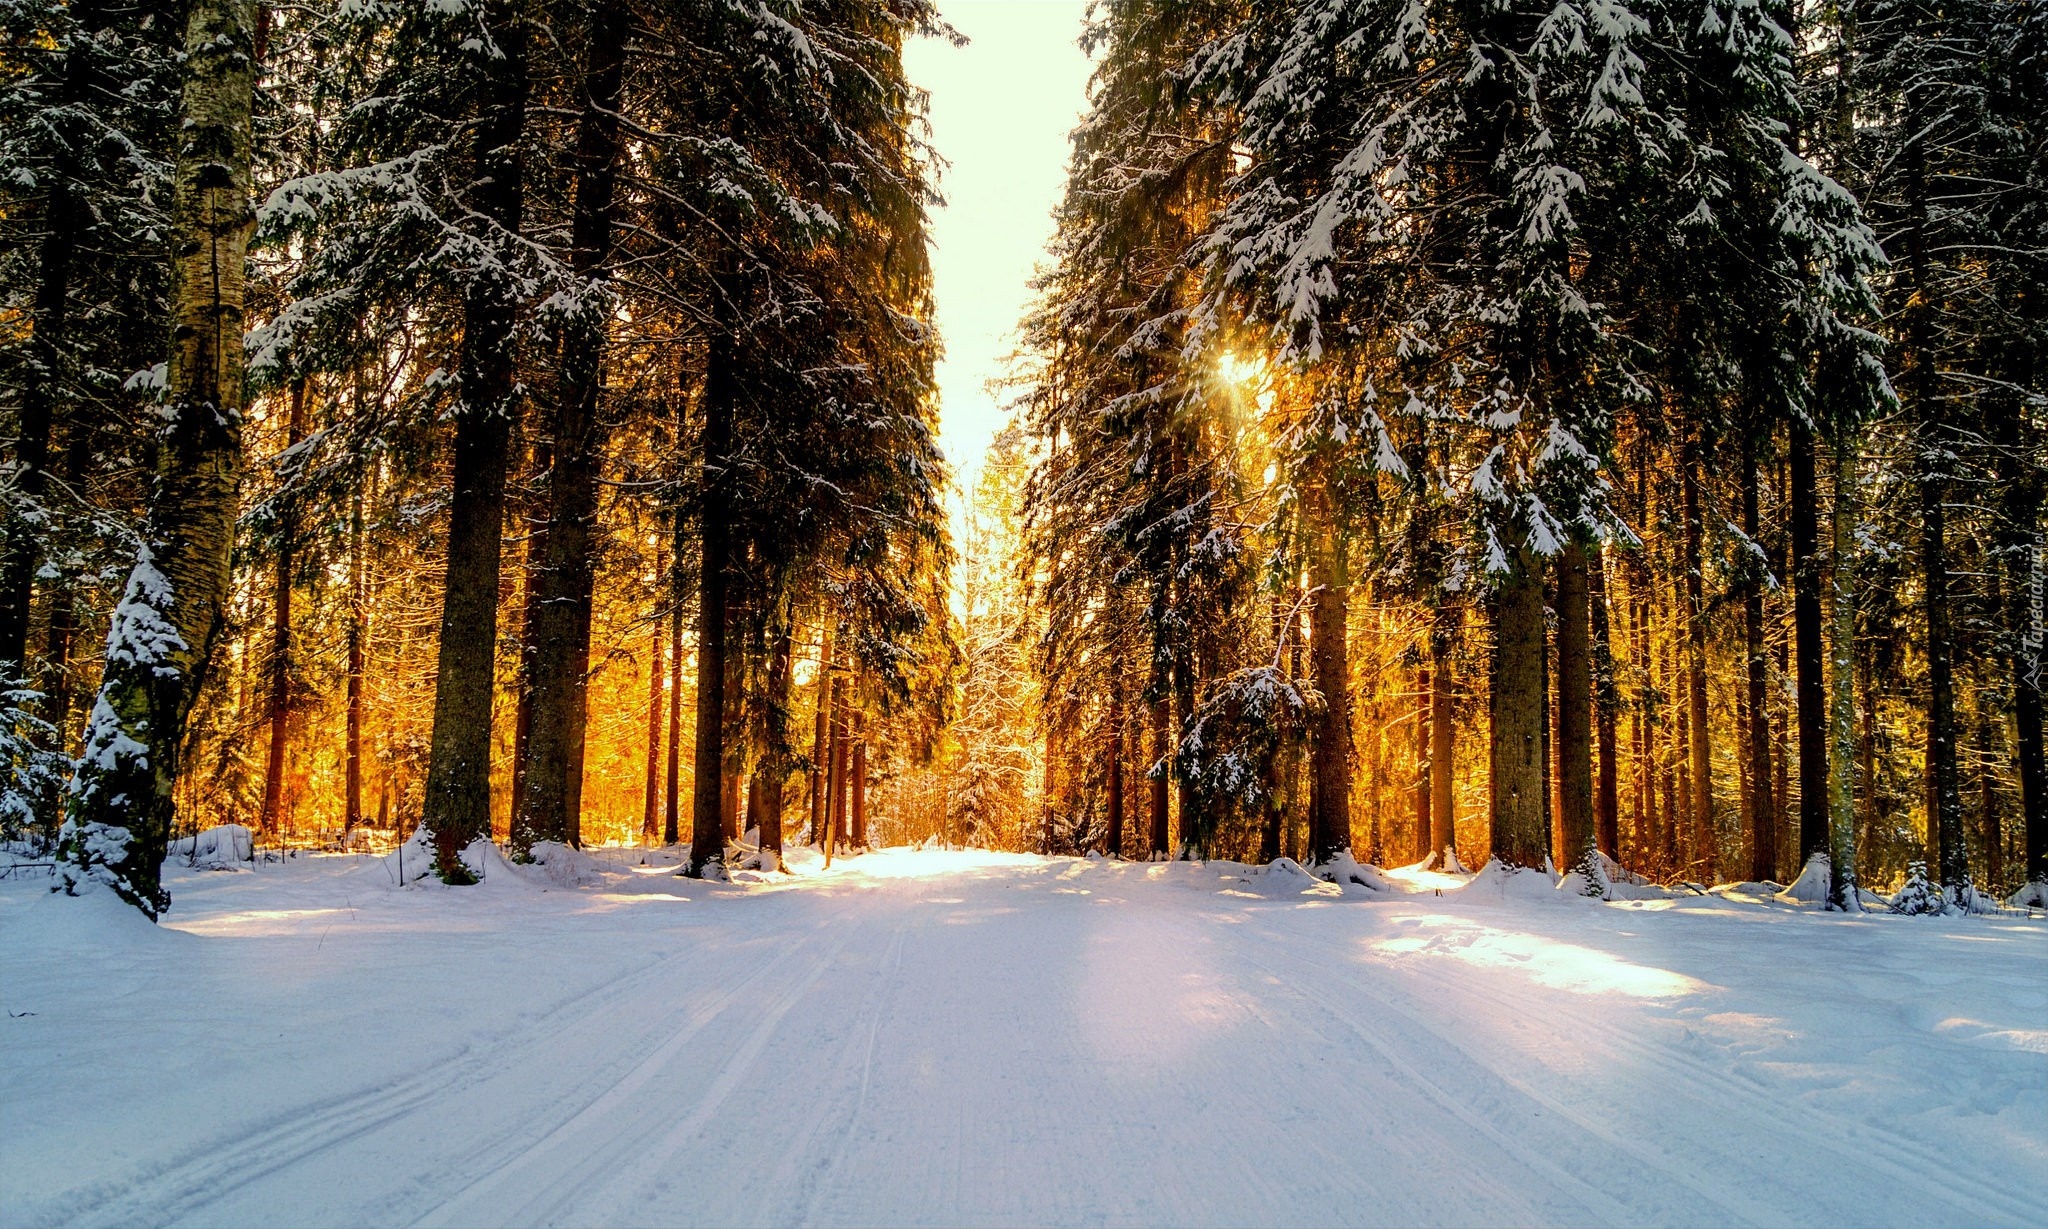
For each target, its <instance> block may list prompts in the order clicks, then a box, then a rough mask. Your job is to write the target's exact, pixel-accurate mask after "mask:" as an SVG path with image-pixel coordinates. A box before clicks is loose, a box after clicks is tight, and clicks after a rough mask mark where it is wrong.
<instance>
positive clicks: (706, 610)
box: [686, 337, 737, 877]
mask: <svg viewBox="0 0 2048 1229" xmlns="http://www.w3.org/2000/svg"><path fill="white" fill-rule="evenodd" d="M710 349H711V352H710V358H709V361H708V362H707V363H706V366H705V378H704V415H705V418H704V494H703V511H702V518H701V519H702V524H701V546H700V551H701V556H702V558H701V571H700V572H699V575H698V590H697V592H698V599H697V753H696V759H695V765H696V777H695V780H694V781H693V782H692V784H691V787H690V861H689V865H688V867H687V868H686V869H687V871H688V873H689V874H690V875H691V876H692V877H697V876H701V875H703V874H704V873H705V872H706V870H707V868H709V867H711V866H713V865H714V864H717V865H721V866H722V865H723V864H724V862H725V815H724V794H725V790H724V781H725V699H726V697H725V666H726V662H725V655H726V649H727V645H726V641H725V631H726V626H725V625H726V618H725V613H726V611H725V607H726V586H727V584H728V583H729V580H730V578H729V577H728V576H727V571H728V569H727V562H728V557H729V556H730V554H731V551H732V540H731V538H732V524H731V514H730V512H729V510H728V504H729V502H730V496H731V489H730V472H729V471H730V468H731V453H732V434H733V399H734V397H735V396H736V395H737V390H736V389H734V388H733V387H732V372H731V366H732V352H731V351H732V343H731V341H730V340H729V339H727V338H723V337H714V338H713V339H712V341H711V348H710Z"/></svg>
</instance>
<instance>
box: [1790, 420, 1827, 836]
mask: <svg viewBox="0 0 2048 1229" xmlns="http://www.w3.org/2000/svg"><path fill="white" fill-rule="evenodd" d="M1816 451H1817V450H1816V445H1815V442H1814V436H1813V431H1812V430H1811V429H1810V428H1808V427H1806V426H1804V425H1802V424H1799V423H1794V424H1793V425H1792V464H1791V469H1792V646H1793V647H1792V663H1793V666H1794V667H1795V672H1796V675H1797V680H1796V683H1795V687H1796V689H1797V692H1798V710H1799V862H1800V865H1802V866H1803V865H1805V864H1806V863H1807V862H1809V861H1811V860H1812V859H1813V857H1814V855H1816V854H1824V853H1826V852H1827V851H1828V822H1829V821H1828V781H1829V770H1828V717H1827V711H1828V699H1827V687H1828V684H1827V676H1826V672H1825V666H1824V660H1823V659H1824V652H1823V649H1822V645H1821V587H1822V576H1821V554H1820V487H1819V474H1818V466H1817V464H1816Z"/></svg>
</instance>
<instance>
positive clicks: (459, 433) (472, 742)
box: [423, 0, 527, 882]
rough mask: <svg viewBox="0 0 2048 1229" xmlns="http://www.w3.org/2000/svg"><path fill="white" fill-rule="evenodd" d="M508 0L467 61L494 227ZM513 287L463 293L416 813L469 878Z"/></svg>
mask: <svg viewBox="0 0 2048 1229" xmlns="http://www.w3.org/2000/svg"><path fill="white" fill-rule="evenodd" d="M513 8H514V6H513V2H512V0H491V2H490V3H488V4H487V5H486V7H485V9H484V21H485V24H486V25H488V27H489V28H490V30H491V33H492V35H493V38H494V40H495V42H496V44H497V51H498V54H497V55H496V56H485V55H481V54H480V55H479V58H478V59H477V61H476V63H475V64H474V65H472V66H471V67H470V71H474V72H477V73H480V74H483V75H484V76H485V79H486V82H487V84H486V85H485V87H484V91H483V93H484V98H485V104H484V109H483V112H482V114H481V115H480V116H479V117H478V119H477V122H476V125H475V129H474V132H473V135H472V136H471V141H472V142H473V146H474V151H475V152H474V155H473V158H472V165H473V173H472V182H473V183H474V185H475V189H474V193H473V197H472V202H471V203H472V204H473V205H474V207H475V208H476V210H477V212H478V213H479V214H480V215H482V217H483V218H484V219H486V220H487V221H488V222H489V223H490V224H491V225H492V226H493V227H494V228H495V229H496V230H497V231H498V232H499V233H501V234H503V235H507V236H511V235H517V234H519V233H520V232H521V230H522V229H523V228H524V224H525V212H526V209H525V206H526V193H525V184H524V179H523V177H524V159H523V158H522V156H521V148H520V147H521V144H522V142H523V141H524V139H525V134H526V101H527V72H526V38H527V29H526V24H525V23H524V22H522V21H520V20H518V19H517V16H516V14H515V13H514V11H513ZM518 295H519V290H518V287H517V286H516V285H514V283H513V280H512V277H511V275H510V273H509V271H501V270H498V269H496V268H495V267H491V268H486V269H480V270H478V271H477V273H476V275H475V276H473V277H472V278H471V279H470V282H469V285H468V288H467V290H466V291H465V293H464V302H463V330H462V356H461V379H462V399H461V402H460V403H459V404H458V405H457V407H456V410H455V414H454V418H455V470H454V482H453V487H454V489H453V497H452V499H451V502H450V511H449V519H448V574H447V581H446V591H445V596H444V598H443V600H442V604H441V642H440V664H439V674H438V676H437V680H436V683H435V687H434V732H433V743H432V747H431V750H430V751H429V754H428V761H427V788H426V798H425V805H424V812H425V813H424V816H423V820H424V822H425V824H426V827H427V830H428V831H429V832H430V833H432V834H433V839H434V853H435V862H436V866H437V869H438V870H439V871H440V873H441V877H442V878H443V879H444V880H447V881H449V882H468V881H469V880H470V878H471V876H470V874H469V873H468V872H467V871H466V870H465V869H464V868H463V865H462V862H461V858H460V854H461V852H462V849H463V847H464V846H466V845H468V844H469V843H470V842H471V841H473V840H480V839H483V838H486V837H488V836H490V834H491V702H492V698H493V691H494V678H493V675H494V671H495V667H496V664H497V663H496V656H497V645H498V573H499V562H500V560H499V551H500V547H501V543H502V541H503V535H504V525H505V471H506V468H507V465H508V464H509V462H510V459H511V440H512V427H513V424H514V421H515V420H516V419H517V417H518V414H519V400H518V389H517V385H516V383H515V379H514V377H515V373H516V371H517V365H518V364H517V356H516V355H515V354H514V352H513V348H514V345H515V341H516V338H515V326H516V324H517V315H518Z"/></svg>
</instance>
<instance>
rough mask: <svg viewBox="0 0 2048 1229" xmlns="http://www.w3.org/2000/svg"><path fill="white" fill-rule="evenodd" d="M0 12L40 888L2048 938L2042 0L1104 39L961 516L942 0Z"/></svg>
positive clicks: (1559, 15)
mask: <svg viewBox="0 0 2048 1229" xmlns="http://www.w3.org/2000/svg"><path fill="white" fill-rule="evenodd" d="M0 22H4V24H5V28H6V42H5V45H4V50H0V437H4V438H5V439H6V441H7V453H6V456H5V466H4V470H0V676H4V677H0V764H4V771H5V773H6V780H5V782H4V792H0V825H4V833H0V836H4V838H5V839H6V840H8V841H10V842H16V843H18V844H20V845H23V846H28V847H33V848H36V849H39V850H43V851H46V852H47V853H48V854H49V855H50V856H51V857H52V858H53V859H54V860H55V861H56V862H57V863H59V864H60V866H61V868H62V875H63V880H62V882H63V883H64V885H65V886H66V887H67V888H68V889H70V890H74V891H79V890H85V889H87V888H89V887H91V886H93V885H102V884H103V885H106V886H109V887H111V888H112V890H114V891H115V892H117V893H118V894H119V895H121V896H122V897H123V898H124V899H126V900H128V901H130V902H131V903H133V904H134V905H136V906H137V907H139V908H141V909H142V910H143V911H144V912H146V913H148V914H150V915H151V916H156V915H157V914H158V913H160V912H161V911H162V910H163V909H164V908H166V907H167V906H168V904H169V898H168V896H167V894H166V893H165V891H164V889H163V886H162V883H161V880H160V875H159V867H160V865H161V864H162V862H163V860H164V858H165V856H166V853H167V851H168V849H169V848H170V844H171V841H172V840H173V838H174V836H177V835H180V834H190V833H194V832H197V831H199V830H201V829H204V828H208V827H213V826H217V825H221V824H242V825H247V826H249V827H250V828H252V829H253V830H255V832H256V833H257V836H258V840H259V841H261V842H264V843H269V844H273V845H276V844H297V845H300V846H308V847H319V846H332V847H342V848H353V847H359V846H361V845H365V844H372V845H377V844H382V845H389V844H395V843H398V842H400V841H403V840H405V839H407V838H408V837H409V836H411V834H413V833H414V832H416V831H417V832H420V833H422V834H423V836H422V840H423V841H424V842H425V844H426V845H427V846H428V847H430V848H431V850H432V861H433V866H434V869H435V870H436V872H437V873H438V874H439V875H440V876H441V877H442V878H443V879H445V880H447V881H449V882H461V881H462V880H464V879H465V878H468V877H470V876H471V875H472V873H473V872H472V870H471V869H470V864H469V863H467V862H465V860H464V857H463V854H464V850H465V849H466V848H467V847H468V846H469V845H470V844H471V843H472V842H474V841H477V840H495V841H498V842H500V843H502V844H503V845H504V846H505V847H506V849H507V851H508V852H509V853H510V854H511V855H512V856H513V857H514V858H526V857H530V856H532V855H533V853H534V851H535V849H536V848H537V847H542V846H545V845H547V844H549V843H558V844H564V845H570V846H576V845H582V844H585V843H591V844H598V843H617V844H645V845H649V846H656V845H663V844H667V845H676V846H679V847H684V846H686V847H687V851H686V852H684V853H683V854H682V855H681V862H682V867H683V870H684V871H685V872H686V873H689V874H693V875H714V876H715V875H720V874H723V873H725V869H726V868H727V867H728V866H738V865H740V864H742V863H745V864H747V865H751V866H755V867H759V868H763V869H767V870H773V869H775V868H777V867H778V866H779V865H780V854H781V851H782V850H783V848H784V846H785V843H805V844H810V843H816V844H820V845H822V846H824V847H825V849H826V850H827V851H830V850H832V849H833V848H835V847H841V848H846V849H851V850H860V849H865V848H868V847H871V846H872V845H876V844H883V843H902V842H918V841H926V840H937V841H941V842H945V843H952V844H959V843H969V844H977V845H983V846H988V847H992V848H1002V849H1030V850H1038V851H1041V852H1045V853H1071V854H1081V853H1087V852H1096V853H1101V854H1105V855H1107V856H1110V857H1121V858H1145V857H1154V858H1169V857H1187V858H1231V859H1239V860H1246V861H1266V862H1270V861H1273V860H1275V859H1278V858H1281V857H1291V858H1294V859H1296V860H1298V861H1300V862H1302V863H1304V864H1307V865H1309V866H1311V867H1312V868H1315V869H1316V870H1317V871H1318V872H1319V873H1321V874H1324V875H1325V876H1332V877H1353V878H1356V879H1357V880H1358V881H1360V882H1368V881H1369V880H1370V878H1371V875H1370V871H1369V865H1370V864H1374V863H1377V864H1381V865H1395V864H1406V863H1420V862H1434V863H1436V864H1438V865H1444V866H1454V865H1455V866H1465V865H1469V866H1475V867H1476V866H1479V865H1481V864H1483V863H1486V862H1488V861H1491V862H1494V863H1496V864H1498V866H1499V868H1501V870H1502V871H1504V872H1514V871H1516V870H1518V869H1523V868H1527V869H1533V870H1543V869H1549V870H1550V871H1552V872H1553V873H1561V874H1573V875H1577V876H1578V877H1579V878H1578V880H1577V881H1576V883H1577V885H1578V886H1579V887H1581V888H1582V889H1583V890H1584V891H1587V892H1588V893H1592V894H1599V893H1601V892H1603V891H1605V890H1607V888H1608V886H1609V885H1611V884H1612V883H1613V882H1615V881H1617V880H1619V879H1622V878H1625V877H1641V878H1646V879H1655V880H1660V881H1698V882H1701V883H1712V882H1715V881H1717V880H1720V881H1725V880H1743V881H1754V882H1768V883H1772V884H1777V885H1781V886H1782V885H1792V890H1793V891H1794V893H1795V894H1799V893H1804V894H1806V896H1807V897H1808V898H1810V899H1814V900H1817V901H1819V900H1824V901H1826V902H1828V903H1830V904H1832V905H1833V906H1835V907H1839V908H1850V909H1854V908H1860V907H1861V902H1862V901H1863V899H1864V897H1863V895H1862V894H1861V893H1860V892H1859V885H1861V886H1867V887H1889V886H1891V885H1893V884H1895V883H1897V882H1899V881H1900V880H1902V879H1904V878H1906V877H1907V876H1909V875H1912V874H1917V875H1918V876H1920V878H1921V879H1924V880H1925V881H1926V883H1927V885H1929V886H1928V889H1927V891H1925V892H1923V893H1921V894H1920V895H1918V896H1915V897H1913V898H1912V899H1913V900H1914V901H1917V902H1919V904H1921V905H1925V907H1928V908H1943V909H1948V908H1973V907H1977V906H1978V905H1979V904H1982V903H1986V902H1988V901H1989V900H1990V898H1993V897H2012V898H2013V899H2032V900H2035V901H2037V902H2039V903H2042V904H2048V765H2044V747H2043V740H2042V704H2041V691H2042V682H2043V680H2042V678H2041V658H2042V652H2043V644H2042V639H2043V635H2042V629H2043V626H2044V622H2048V619H2044V606H2048V598H2044V592H2043V590H2044V581H2048V544H2044V540H2043V523H2042V503H2043V497H2044V495H2048V365H2044V355H2048V9H2044V6H2043V5H2042V4H2040V3H2038V0H1965V2H1963V3H1959V4H1951V5H1944V6H1931V5H1926V4H1923V3H1919V2H1918V0H1858V2H1857V3H1855V4H1847V3H1841V2H1839V0H1830V2H1829V3H1800V2H1794V3H1788V4H1773V3H1755V2H1751V0H1626V2H1623V0H1530V2H1523V0H1510V2H1507V3H1499V2H1496V0H1282V2H1281V3H1277V4H1266V3H1257V4H1255V3H1251V2H1250V0H1100V2H1098V3H1097V4H1095V5H1094V6H1093V8H1092V10H1091V14H1090V18H1089V21H1088V23H1087V26H1086V29H1085V32H1084V35H1083V44H1084V47H1085V48H1086V50H1087V51H1088V52H1089V54H1090V56H1091V57H1092V62H1093V65H1094V76H1093V80H1092V83H1091V85H1090V90H1089V96H1088V99H1087V108H1086V111H1085V113H1084V115H1083V118H1082V120H1081V122H1080V124H1079V126H1078V127H1077V128H1076V129H1075V131H1074V133H1073V138H1072V158H1071V163H1070V166H1069V173H1068V182H1067V188H1066V192H1065V196H1064V199H1063V200H1062V201H1061V203H1060V205H1059V207H1058V210H1057V213H1056V217H1055V219H1054V220H1055V223H1056V232H1055V238H1054V240H1053V244H1052V246H1051V248H1050V250H1049V251H1048V252H1047V254H1046V257H1045V263H1044V265H1043V266H1042V269H1041V273H1040V277H1039V280H1038V282H1037V283H1036V286H1035V288H1034V289H1035V292H1036V295H1037V300H1036V306H1035V307H1034V309H1033V310H1032V311H1031V313H1030V314H1029V316H1028V317H1027V318H1026V319H1025V320H1024V321H1023V322H1021V341H1022V346H1021V353H1020V356H1019V358H1018V360H1017V365H1016V370H1015V372H1014V373H1013V378H1012V384H1011V388H1012V391H1013V393H1014V396H1015V404H1014V419H1013V421H1012V423H1011V424H1010V426H1009V428H1008V429H1007V430H1005V431H1004V432H1003V433H1002V434H1001V435H999V436H998V437H997V440H996V442H995V444H994V446H993V448H992V449H991V450H990V452H989V454H988V455H987V456H986V457H985V458H983V459H982V461H981V464H980V465H979V466H978V468H976V469H975V470H974V472H975V473H976V474H977V478H976V480H975V482H974V485H973V488H972V489H971V490H969V491H966V492H963V493H960V494H961V495H962V497H963V499H964V503H965V504H966V509H967V511H966V514H965V516H964V517H963V518H962V519H961V520H960V521H959V522H958V524H957V525H953V524H949V517H948V511H947V500H948V495H949V491H950V489H951V483H952V481H953V479H952V476H951V473H952V467H951V464H950V462H949V459H948V458H946V457H945V456H943V455H942V454H941V451H940V449H939V446H938V443H937V422H938V414H939V412H940V406H939V404H938V396H937V384H936V380H935V376H934V370H935V364H936V363H937V362H938V360H939V357H940V347H941V338H940V337H939V335H938V332H937V329H936V325H935V314H934V302H933V277H932V267H931V258H930V252H929V239H928V234H927V215H928V212H929V211H930V210H932V209H933V208H935V207H936V206H937V205H938V203H939V199H940V197H939V190H940V186H941V183H940V168H941V163H942V159H941V157H940V154H941V152H942V151H938V150H935V149H934V148H932V146H931V141H930V133H929V128H928V124H927V122H926V99H925V97H924V95H923V93H922V91H921V90H920V89H919V87H918V86H917V84H916V83H915V82H913V81H911V80H910V79H909V78H908V77H907V76H906V73H905V70H904V65H903V51H904V47H905V45H906V43H907V42H908V41H910V40H913V39H917V38H941V39H945V38H952V37H956V36H954V35H953V34H952V32H951V30H950V29H949V28H948V27H947V26H946V24H945V23H944V21H943V20H942V18H941V17H940V15H939V13H938V12H937V11H936V9H935V8H934V7H933V5H932V4H931V3H929V0H765V2H764V0H749V2H747V3H741V2H740V0H627V2H625V3H599V2H597V0H566V2H549V3H541V2H540V0H439V2H437V3H433V4H416V3H407V2H402V0H313V2H312V3H309V4H304V5H299V6H292V7H285V6H277V7H271V6H259V5H256V4H255V3H253V2H252V0H181V2H179V3H161V4H159V3H149V2H146V0H145V2H141V3H136V4H128V5H119V4H113V3H107V2H104V0H19V2H18V3H14V4H12V5H9V6H7V7H6V8H5V10H4V12H0ZM1915 864H1924V866H1923V867H1922V869H1920V870H1918V871H1915V870H1913V869H1912V868H1913V867H1914V865H1915ZM2015 893H2017V894H2018V895H2017V896H2014V894H2015ZM1916 907H1919V906H1918V905H1916Z"/></svg>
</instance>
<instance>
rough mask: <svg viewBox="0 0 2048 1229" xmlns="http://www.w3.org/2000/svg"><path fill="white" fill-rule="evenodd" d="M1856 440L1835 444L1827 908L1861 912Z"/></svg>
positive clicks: (1843, 433) (1847, 431)
mask: <svg viewBox="0 0 2048 1229" xmlns="http://www.w3.org/2000/svg"><path fill="white" fill-rule="evenodd" d="M1856 451H1857V444H1856V437H1855V430H1854V429H1853V428H1850V427H1842V428H1839V429H1838V430H1837V434H1836V440H1835V448H1834V452H1835V502H1834V508H1833V510H1832V513H1831V520H1832V522H1833V525H1832V528H1833V530H1834V552H1833V554H1834V559H1833V564H1834V566H1833V568H1832V569H1831V573H1832V576H1833V585H1832V589H1833V593H1832V596H1833V599H1834V601H1833V605H1834V609H1833V611H1832V615H1833V618H1832V620H1831V622H1832V626H1831V627H1830V628H1829V632H1830V643H1829V645H1828V654H1829V662H1828V665H1829V671H1828V727H1829V729H1828V741H1829V748H1828V751H1829V755H1828V761H1829V773H1828V907H1829V908H1831V909H1842V910H1847V911H1849V912H1851V913H1860V912H1862V910H1863V902H1862V898H1861V897H1860V896H1858V895H1857V884H1856V768H1855V763H1856V589H1855V572H1854V570H1853V569H1854V568H1855V563H1856V503H1857V500H1856Z"/></svg>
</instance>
